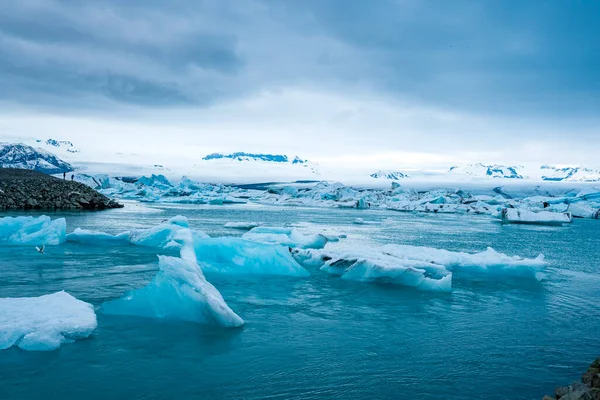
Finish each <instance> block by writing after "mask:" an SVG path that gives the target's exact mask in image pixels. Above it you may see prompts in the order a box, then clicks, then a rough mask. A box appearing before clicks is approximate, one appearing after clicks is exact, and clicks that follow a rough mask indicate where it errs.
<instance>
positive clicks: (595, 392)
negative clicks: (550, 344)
mask: <svg viewBox="0 0 600 400" xmlns="http://www.w3.org/2000/svg"><path fill="white" fill-rule="evenodd" d="M554 399H561V400H600V357H598V358H597V359H596V361H594V362H593V363H592V365H590V367H589V368H588V370H587V371H586V372H585V374H583V376H582V377H581V382H573V383H571V384H570V385H569V386H561V387H558V388H556V390H555V392H554V397H551V396H544V399H543V400H554Z"/></svg>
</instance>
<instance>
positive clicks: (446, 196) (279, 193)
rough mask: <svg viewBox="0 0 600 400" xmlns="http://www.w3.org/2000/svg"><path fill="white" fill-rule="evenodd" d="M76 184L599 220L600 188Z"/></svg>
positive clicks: (198, 199)
mask: <svg viewBox="0 0 600 400" xmlns="http://www.w3.org/2000/svg"><path fill="white" fill-rule="evenodd" d="M76 179H78V180H80V181H82V182H83V183H86V184H88V185H90V186H92V187H95V188H97V189H98V190H99V191H100V192H102V193H103V194H105V195H107V196H109V197H117V198H122V199H130V200H138V201H143V202H158V203H189V204H212V205H224V204H235V203H246V202H253V203H260V204H269V205H285V206H309V207H338V208H349V209H369V208H380V209H388V210H393V211H401V212H423V213H428V212H431V213H459V214H487V215H490V216H496V215H498V213H499V212H500V211H501V210H502V209H503V208H517V209H526V210H529V211H533V212H538V211H551V212H566V211H567V210H566V208H567V207H568V206H569V205H570V206H571V207H572V208H573V209H574V210H573V211H571V210H569V212H571V213H572V215H573V216H574V217H584V218H597V216H599V215H600V188H595V189H594V188H590V189H587V190H583V191H580V192H576V191H564V192H556V193H554V194H550V193H548V192H544V191H542V190H538V192H539V193H540V194H539V195H536V196H530V197H525V196H523V195H520V194H519V192H516V193H511V192H512V189H510V188H508V189H507V188H504V187H502V186H498V187H497V188H495V189H494V190H493V192H492V191H490V193H491V195H473V194H471V193H470V192H469V191H466V190H460V189H456V190H449V189H435V190H429V191H417V190H414V189H407V188H404V187H402V186H401V185H399V184H398V183H397V182H395V181H394V182H392V184H391V187H390V188H388V189H378V190H375V189H373V190H366V189H357V188H353V187H350V186H346V185H343V184H341V183H331V182H318V183H314V184H310V185H304V186H303V185H300V186H293V185H287V186H286V185H276V186H273V187H269V188H268V189H267V190H256V189H240V188H237V187H234V186H226V185H210V184H203V183H198V182H194V181H192V180H190V179H189V178H185V177H184V178H182V180H181V181H180V182H178V183H172V182H170V181H169V180H168V179H167V178H166V177H164V176H163V175H152V176H150V177H142V178H140V179H138V180H137V181H136V182H125V181H123V180H119V179H115V178H110V177H108V176H93V177H92V176H86V175H76ZM515 179H519V178H515ZM507 191H508V192H509V193H507ZM576 203H577V206H575V204H576Z"/></svg>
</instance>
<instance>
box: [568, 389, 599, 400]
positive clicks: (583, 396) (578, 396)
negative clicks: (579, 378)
mask: <svg viewBox="0 0 600 400" xmlns="http://www.w3.org/2000/svg"><path fill="white" fill-rule="evenodd" d="M560 399H561V400H592V395H591V393H590V391H589V389H584V390H577V391H574V392H569V393H567V394H566V395H564V396H563V397H561V398H560Z"/></svg>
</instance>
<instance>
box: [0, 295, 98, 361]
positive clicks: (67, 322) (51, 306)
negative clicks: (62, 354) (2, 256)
mask: <svg viewBox="0 0 600 400" xmlns="http://www.w3.org/2000/svg"><path fill="white" fill-rule="evenodd" d="M97 326H98V324H97V322H96V314H95V313H94V307H93V306H92V305H91V304H89V303H86V302H83V301H81V300H78V299H76V298H75V297H73V296H71V295H70V294H68V293H66V292H64V291H63V292H57V293H53V294H48V295H45V296H40V297H20V298H0V350H3V349H8V348H9V347H12V346H17V347H19V348H21V349H23V350H46V351H47V350H54V349H57V348H59V347H60V345H61V344H63V343H72V342H73V341H75V340H77V339H85V338H87V337H88V336H90V334H91V333H92V332H93V331H94V329H96V327H97Z"/></svg>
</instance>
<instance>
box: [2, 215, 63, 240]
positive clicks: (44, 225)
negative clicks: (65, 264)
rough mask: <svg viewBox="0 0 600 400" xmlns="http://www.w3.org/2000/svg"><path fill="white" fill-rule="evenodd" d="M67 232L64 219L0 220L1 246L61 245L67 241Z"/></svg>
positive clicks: (45, 217) (44, 216)
mask: <svg viewBox="0 0 600 400" xmlns="http://www.w3.org/2000/svg"><path fill="white" fill-rule="evenodd" d="M66 232H67V222H66V221H65V219H64V218H57V219H54V220H52V219H51V218H50V217H48V216H46V215H42V216H40V217H37V218H35V217H15V218H13V217H4V218H0V245H36V246H39V245H59V244H62V243H64V242H65V241H66Z"/></svg>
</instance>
